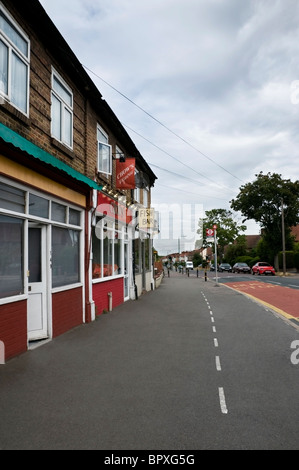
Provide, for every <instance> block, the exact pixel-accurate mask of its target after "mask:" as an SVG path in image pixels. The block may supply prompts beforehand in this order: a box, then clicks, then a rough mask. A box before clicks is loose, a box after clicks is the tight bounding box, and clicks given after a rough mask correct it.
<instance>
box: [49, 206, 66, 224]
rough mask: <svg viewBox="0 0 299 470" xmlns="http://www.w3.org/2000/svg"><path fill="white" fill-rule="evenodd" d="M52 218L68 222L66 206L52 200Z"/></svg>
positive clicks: (63, 222) (56, 220)
mask: <svg viewBox="0 0 299 470" xmlns="http://www.w3.org/2000/svg"><path fill="white" fill-rule="evenodd" d="M51 218H52V220H55V222H61V223H62V224H65V223H66V206H63V205H62V204H58V203H57V202H52V215H51Z"/></svg>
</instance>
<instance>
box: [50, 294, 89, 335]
mask: <svg viewBox="0 0 299 470" xmlns="http://www.w3.org/2000/svg"><path fill="white" fill-rule="evenodd" d="M52 317H53V338H55V337H56V336H59V335H61V334H63V333H65V332H66V331H68V330H70V329H71V328H74V327H75V326H79V325H81V324H82V323H83V304H82V287H78V288H77V289H72V290H67V291H64V292H58V293H56V294H53V296H52Z"/></svg>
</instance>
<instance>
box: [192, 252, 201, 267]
mask: <svg viewBox="0 0 299 470" xmlns="http://www.w3.org/2000/svg"><path fill="white" fill-rule="evenodd" d="M192 261H193V266H194V267H195V268H197V266H199V265H200V264H201V263H202V256H201V255H200V254H199V253H194V255H193V259H192Z"/></svg>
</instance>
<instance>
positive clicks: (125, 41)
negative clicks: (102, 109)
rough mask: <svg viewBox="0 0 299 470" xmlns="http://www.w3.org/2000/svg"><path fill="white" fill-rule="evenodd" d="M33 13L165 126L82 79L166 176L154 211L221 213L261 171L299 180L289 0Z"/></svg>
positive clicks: (97, 4)
mask: <svg viewBox="0 0 299 470" xmlns="http://www.w3.org/2000/svg"><path fill="white" fill-rule="evenodd" d="M41 3H42V5H43V6H44V8H45V9H46V11H47V12H48V14H49V15H50V17H51V18H52V20H53V21H54V23H55V24H56V25H57V27H58V29H59V30H60V31H61V33H62V35H63V36H64V37H65V39H66V40H67V41H68V42H69V44H70V46H71V48H72V49H73V51H74V52H75V54H76V55H77V57H78V59H79V60H80V61H81V62H82V63H83V64H84V65H86V66H87V67H88V68H89V69H90V70H92V71H93V72H94V73H95V74H97V75H98V76H99V77H102V78H103V79H104V80H105V81H106V82H108V83H110V84H111V85H113V87H115V88H116V89H117V90H119V91H121V92H122V93H123V94H124V95H126V96H127V97H128V98H130V99H131V100H133V101H134V102H135V103H137V104H138V106H140V107H141V108H143V109H144V110H146V111H147V112H148V113H149V114H151V115H152V116H154V117H155V118H156V119H157V120H158V121H160V122H161V123H163V124H165V127H163V126H161V125H160V124H159V123H158V122H157V121H155V120H153V119H151V118H150V117H149V116H148V115H146V114H145V113H143V112H142V111H141V110H140V109H138V108H137V107H134V106H133V105H132V103H130V102H129V101H128V100H125V99H124V98H123V97H122V96H120V94H118V93H117V92H116V91H115V90H113V89H112V88H111V87H109V86H108V85H107V84H105V83H104V82H103V81H101V80H100V79H99V78H97V77H96V75H94V74H91V77H92V79H93V80H94V82H95V83H96V85H97V86H98V88H99V90H100V92H101V93H102V94H103V96H104V98H105V99H106V101H107V102H108V103H109V105H110V107H111V108H112V109H113V110H114V112H115V113H116V115H117V116H118V118H119V119H120V121H121V122H122V123H123V124H124V125H127V126H129V128H130V129H133V130H134V131H136V132H137V133H138V134H139V135H138V134H136V133H135V132H133V131H132V130H129V129H127V130H128V132H129V134H130V135H131V137H132V139H133V141H134V142H135V144H136V146H137V148H138V149H139V150H140V152H141V153H142V155H143V156H144V158H145V159H146V160H147V161H148V162H149V163H152V164H153V165H156V166H159V167H161V168H162V167H163V170H160V169H158V168H156V167H155V168H154V167H153V170H154V172H155V173H156V174H157V176H158V177H159V180H158V181H157V184H156V185H155V188H154V190H153V198H152V200H153V205H154V204H160V203H162V202H163V203H166V202H167V201H169V200H172V201H173V200H180V201H182V202H186V203H190V204H192V203H193V204H194V203H195V202H197V201H198V200H199V201H200V202H201V203H203V204H204V207H205V208H206V210H210V209H213V208H220V207H221V208H229V207H230V204H229V201H230V200H231V199H232V198H233V197H235V196H236V195H237V193H238V190H239V188H240V186H241V184H242V182H247V181H252V180H253V179H254V178H255V174H256V173H258V172H259V171H264V172H268V171H271V172H278V173H281V174H282V175H283V177H285V178H291V179H292V180H295V179H299V165H298V161H299V150H298V149H299V133H298V124H299V104H298V103H296V102H294V100H293V102H292V99H291V96H292V93H293V96H294V89H292V88H291V85H292V83H293V82H294V81H296V80H299V61H298V52H297V49H298V43H299V28H298V24H297V23H298V16H299V2H298V1H297V0H259V1H256V0H247V1H246V2H243V1H240V0H225V1H223V0H209V1H206V0H186V1H185V2H182V1H181V0H163V2H161V0H152V1H151V2H144V1H142V2H141V1H140V0H122V1H121V2H119V1H117V0H101V1H99V0H97V1H94V0H93V1H91V0H73V1H72V2H71V6H70V2H69V1H68V0H59V1H58V0H42V1H41ZM166 128H168V129H171V130H172V131H173V132H174V133H175V134H177V135H178V136H180V137H181V138H178V137H177V136H175V135H174V133H171V132H169V131H168V130H167V129H166ZM141 136H144V137H145V138H146V139H143V138H142V137H141ZM150 142H152V143H153V144H154V145H151V143H150ZM157 147H159V148H161V150H159V149H158V148H157ZM163 150H164V151H163ZM165 152H166V153H165ZM171 156H173V157H175V158H172V157H171ZM177 160H180V161H181V162H183V164H182V163H179V162H178V161H177ZM186 165H187V166H188V167H189V168H188V167H187V166H186ZM165 170H166V171H165ZM167 170H168V171H171V172H172V173H170V172H168V173H167ZM200 174H201V175H204V176H201V175H200ZM180 175H181V177H180ZM182 176H184V177H186V178H183V177H182ZM188 178H189V180H188ZM190 179H192V180H193V181H191V180H190ZM197 194H198V195H199V196H198V198H197V197H196V195H197ZM257 230H258V228H257Z"/></svg>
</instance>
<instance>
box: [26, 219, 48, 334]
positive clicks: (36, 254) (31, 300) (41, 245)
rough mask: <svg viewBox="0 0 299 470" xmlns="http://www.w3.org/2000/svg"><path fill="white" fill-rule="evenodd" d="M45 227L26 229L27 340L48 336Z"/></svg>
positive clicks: (31, 226) (34, 226)
mask: <svg viewBox="0 0 299 470" xmlns="http://www.w3.org/2000/svg"><path fill="white" fill-rule="evenodd" d="M46 273H47V270H46V227H43V226H38V225H30V226H29V229H28V274H29V278H28V294H29V295H28V308H27V323H28V340H29V341H34V340H39V339H44V338H47V337H48V315H47V282H46Z"/></svg>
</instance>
